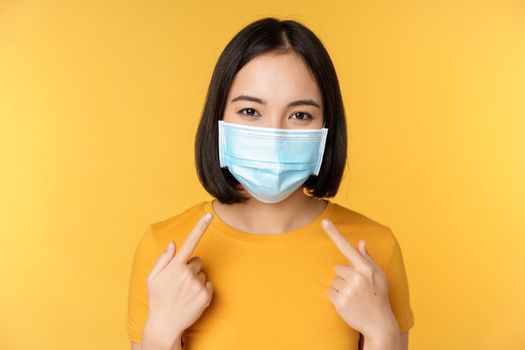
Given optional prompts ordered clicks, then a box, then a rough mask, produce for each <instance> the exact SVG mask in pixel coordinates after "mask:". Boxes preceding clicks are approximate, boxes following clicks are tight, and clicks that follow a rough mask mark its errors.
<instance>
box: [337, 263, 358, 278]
mask: <svg viewBox="0 0 525 350" xmlns="http://www.w3.org/2000/svg"><path fill="white" fill-rule="evenodd" d="M334 270H335V274H336V275H337V276H339V277H341V278H342V279H345V280H348V279H350V277H351V276H352V273H354V268H353V267H352V266H346V265H335V268H334Z"/></svg>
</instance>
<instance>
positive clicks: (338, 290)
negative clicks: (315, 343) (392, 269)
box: [322, 220, 397, 339]
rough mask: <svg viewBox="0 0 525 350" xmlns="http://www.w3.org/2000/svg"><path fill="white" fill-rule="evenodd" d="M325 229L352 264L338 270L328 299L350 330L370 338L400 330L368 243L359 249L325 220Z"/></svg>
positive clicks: (338, 266)
mask: <svg viewBox="0 0 525 350" xmlns="http://www.w3.org/2000/svg"><path fill="white" fill-rule="evenodd" d="M322 227H323V229H324V230H325V231H326V233H327V234H328V236H329V237H330V238H331V239H332V241H333V242H334V243H335V245H336V246H337V248H339V250H340V251H341V252H342V253H343V255H344V256H345V257H346V258H347V259H348V260H349V262H350V264H351V266H347V265H336V266H335V273H336V275H337V276H336V278H335V279H334V280H332V288H330V289H329V290H328V298H329V299H330V301H331V302H332V303H333V304H334V306H335V309H336V311H337V313H339V315H341V317H342V318H343V319H344V320H345V322H346V323H347V324H348V325H349V326H350V327H352V328H354V329H355V330H358V331H359V332H361V333H362V334H363V335H364V336H365V337H366V338H369V339H376V338H381V337H382V336H383V335H384V334H385V332H390V331H391V330H392V329H395V328H393V327H394V325H395V326H397V321H396V319H395V317H394V314H393V313H392V309H391V306H390V300H389V297H388V282H387V278H386V276H385V274H384V273H383V271H382V270H381V269H380V268H379V266H378V265H377V264H376V263H375V261H374V260H373V259H372V257H371V256H370V255H369V254H368V252H367V250H366V247H365V244H366V242H365V241H364V240H360V241H359V242H358V249H355V248H354V247H353V246H352V244H351V243H350V242H349V241H348V240H347V239H346V238H345V237H344V236H343V235H341V233H339V231H338V230H337V228H336V227H335V225H334V224H333V223H332V222H331V221H329V220H323V223H322Z"/></svg>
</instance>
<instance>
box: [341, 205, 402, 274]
mask: <svg viewBox="0 0 525 350" xmlns="http://www.w3.org/2000/svg"><path fill="white" fill-rule="evenodd" d="M334 204H335V203H334ZM331 220H332V222H333V223H334V224H335V226H336V227H337V228H338V230H339V231H340V232H341V234H343V235H344V236H345V237H346V238H347V239H348V240H350V241H351V242H352V243H354V244H356V247H357V242H358V241H359V240H361V239H364V240H365V241H366V245H367V250H368V252H369V253H370V254H371V255H372V256H373V257H374V258H376V262H377V263H378V264H379V265H380V266H381V267H383V268H386V266H387V264H388V262H389V261H390V258H391V256H392V254H393V252H394V250H395V249H396V248H397V247H399V243H398V240H397V238H396V236H395V235H394V233H393V231H392V229H391V228H390V226H388V225H386V224H384V223H382V222H380V221H379V220H378V219H374V218H372V217H371V216H370V215H365V214H363V213H362V212H358V211H356V210H353V209H350V208H347V207H345V206H342V205H340V204H335V208H334V212H333V213H332V218H331Z"/></svg>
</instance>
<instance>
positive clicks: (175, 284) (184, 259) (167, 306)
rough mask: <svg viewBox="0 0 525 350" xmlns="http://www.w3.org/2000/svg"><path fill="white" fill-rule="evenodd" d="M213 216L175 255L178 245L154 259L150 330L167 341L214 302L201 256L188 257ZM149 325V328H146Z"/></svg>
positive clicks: (150, 277)
mask: <svg viewBox="0 0 525 350" xmlns="http://www.w3.org/2000/svg"><path fill="white" fill-rule="evenodd" d="M212 218H213V217H212V215H211V214H209V216H207V215H204V216H202V217H201V219H200V220H199V222H198V223H197V224H196V226H195V227H194V228H193V230H192V231H191V233H190V234H189V235H188V237H187V238H186V240H185V241H184V243H183V244H182V246H181V247H180V248H179V251H178V252H177V254H175V256H173V254H174V253H175V249H176V247H175V244H174V243H173V241H170V242H169V243H168V248H167V249H166V251H165V252H163V253H162V254H161V255H160V256H159V257H158V259H157V261H156V262H155V265H154V266H153V268H152V269H151V271H150V272H149V274H148V277H147V286H148V303H149V314H148V320H147V329H149V330H152V329H154V331H152V333H154V334H155V336H157V337H161V338H163V340H164V341H166V342H173V341H175V340H176V339H177V338H178V337H180V336H181V335H182V333H183V331H184V330H185V329H187V328H188V327H190V326H191V325H192V324H193V323H195V321H197V320H198V319H199V317H200V316H201V314H202V313H203V311H204V309H205V308H207V307H208V305H209V304H210V302H211V297H212V294H213V287H212V283H211V282H210V281H206V276H205V275H204V272H202V271H200V269H201V267H202V264H201V260H200V258H199V257H198V256H194V257H192V258H191V259H190V260H189V261H188V258H189V257H190V255H191V254H192V252H193V251H194V250H195V247H196V246H197V243H199V241H200V238H201V237H202V235H203V234H204V231H205V230H206V229H207V228H208V225H209V223H210V222H211V220H212ZM145 328H146V327H145Z"/></svg>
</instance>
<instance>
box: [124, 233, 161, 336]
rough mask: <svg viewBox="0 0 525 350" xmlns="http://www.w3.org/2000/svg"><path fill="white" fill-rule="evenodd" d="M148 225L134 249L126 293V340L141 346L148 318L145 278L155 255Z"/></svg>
mask: <svg viewBox="0 0 525 350" xmlns="http://www.w3.org/2000/svg"><path fill="white" fill-rule="evenodd" d="M153 251H154V241H153V238H152V226H151V225H150V226H149V227H148V228H147V230H146V232H145V234H144V235H143V236H142V238H141V239H140V241H139V242H138V244H137V247H136V249H135V254H134V257H133V264H132V267H131V276H130V279H129V291H128V319H127V332H128V339H129V340H130V341H132V342H134V343H137V344H142V331H143V329H144V324H145V323H146V320H147V317H148V289H147V285H146V278H147V276H148V273H149V271H150V270H151V268H152V266H153V264H154V262H155V261H154V260H155V254H152V253H153ZM152 259H153V260H152Z"/></svg>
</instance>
